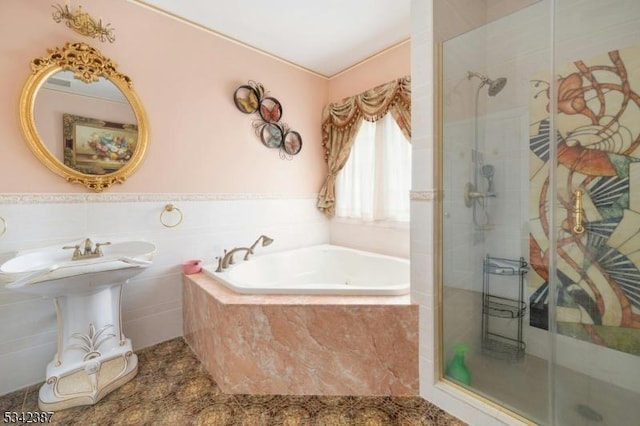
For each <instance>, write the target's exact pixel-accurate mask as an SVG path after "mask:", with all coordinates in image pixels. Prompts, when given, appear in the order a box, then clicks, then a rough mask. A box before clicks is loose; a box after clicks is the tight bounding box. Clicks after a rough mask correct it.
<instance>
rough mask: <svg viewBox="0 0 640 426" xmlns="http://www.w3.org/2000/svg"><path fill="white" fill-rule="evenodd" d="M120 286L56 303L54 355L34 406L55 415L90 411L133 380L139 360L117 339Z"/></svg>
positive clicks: (119, 332) (125, 341) (125, 342)
mask: <svg viewBox="0 0 640 426" xmlns="http://www.w3.org/2000/svg"><path fill="white" fill-rule="evenodd" d="M122 287H123V284H114V285H112V286H109V287H104V288H101V289H96V291H95V292H93V293H89V294H73V295H65V296H58V297H55V298H54V299H53V300H54V305H55V307H56V314H57V320H58V351H57V353H56V355H55V357H54V359H53V361H51V362H50V363H49V364H48V365H47V378H46V381H45V383H44V384H43V385H42V387H41V388H40V393H39V399H38V405H39V407H40V409H41V410H43V411H57V410H63V409H65V408H70V407H75V406H78V405H92V404H95V403H96V402H98V401H99V400H100V399H102V398H103V397H104V396H105V395H107V394H108V393H109V392H111V391H113V390H114V389H116V388H118V387H120V386H122V385H123V384H125V383H126V382H128V381H129V380H131V379H133V378H134V377H135V375H136V373H137V372H138V357H137V356H136V355H135V354H134V353H133V348H132V345H131V340H130V339H128V338H125V337H124V335H123V333H122V327H121V318H120V303H121V300H122Z"/></svg>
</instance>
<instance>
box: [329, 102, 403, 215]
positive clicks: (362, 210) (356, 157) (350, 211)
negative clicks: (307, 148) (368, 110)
mask: <svg viewBox="0 0 640 426" xmlns="http://www.w3.org/2000/svg"><path fill="white" fill-rule="evenodd" d="M410 188H411V144H410V143H409V141H407V139H406V138H405V136H404V135H403V134H402V131H401V130H400V128H399V127H398V125H397V124H396V122H395V120H394V119H393V117H392V116H391V114H387V115H385V116H384V117H383V118H381V119H380V120H378V121H376V122H375V123H370V122H368V121H364V122H363V123H362V126H361V127H360V130H358V134H357V135H356V139H355V142H354V143H353V146H352V147H351V155H350V156H349V159H348V160H347V163H346V164H345V166H344V167H343V169H342V170H341V171H340V172H339V173H338V175H337V176H336V216H339V217H347V218H354V219H361V220H363V221H368V222H370V221H383V220H389V221H399V222H408V221H409V190H410Z"/></svg>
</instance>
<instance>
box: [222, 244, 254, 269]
mask: <svg viewBox="0 0 640 426" xmlns="http://www.w3.org/2000/svg"><path fill="white" fill-rule="evenodd" d="M242 250H245V251H246V252H247V255H249V254H253V250H251V249H250V248H249V247H236V248H234V249H233V250H231V251H230V252H229V253H227V254H225V255H224V257H223V258H222V262H221V265H220V266H222V269H225V268H228V267H229V265H232V264H233V255H234V254H235V253H236V252H238V251H242Z"/></svg>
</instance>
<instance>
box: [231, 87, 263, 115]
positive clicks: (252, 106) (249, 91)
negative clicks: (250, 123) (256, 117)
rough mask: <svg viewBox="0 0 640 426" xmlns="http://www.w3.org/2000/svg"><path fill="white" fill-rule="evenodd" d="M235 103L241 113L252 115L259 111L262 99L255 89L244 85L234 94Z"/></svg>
mask: <svg viewBox="0 0 640 426" xmlns="http://www.w3.org/2000/svg"><path fill="white" fill-rule="evenodd" d="M233 102H234V103H235V104H236V107H237V108H238V109H239V110H240V112H243V113H245V114H252V113H254V112H256V111H257V110H258V106H259V105H260V98H259V97H258V93H257V92H256V91H255V89H254V88H253V87H251V86H247V85H244V86H240V87H238V88H237V89H236V91H235V93H234V94H233Z"/></svg>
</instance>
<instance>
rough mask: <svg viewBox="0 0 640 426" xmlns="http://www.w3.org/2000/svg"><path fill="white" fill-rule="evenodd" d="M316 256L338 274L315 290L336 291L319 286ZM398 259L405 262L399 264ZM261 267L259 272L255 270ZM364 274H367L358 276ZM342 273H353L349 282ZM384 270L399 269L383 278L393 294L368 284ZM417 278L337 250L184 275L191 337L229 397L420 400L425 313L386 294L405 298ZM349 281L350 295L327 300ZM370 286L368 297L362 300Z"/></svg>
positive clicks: (379, 259)
mask: <svg viewBox="0 0 640 426" xmlns="http://www.w3.org/2000/svg"><path fill="white" fill-rule="evenodd" d="M238 254H240V253H238ZM312 254H315V255H316V257H315V258H314V257H313V256H312ZM317 256H324V257H325V260H327V259H328V260H330V262H329V263H328V264H320V265H323V266H321V268H322V269H324V271H322V274H323V275H322V277H325V278H326V277H329V276H331V277H333V278H332V279H331V281H332V282H331V283H330V284H331V285H329V286H327V285H324V286H323V287H322V289H321V288H320V287H319V286H316V285H315V284H318V282H319V281H322V283H323V284H327V279H324V278H323V279H320V278H317V279H310V277H319V276H321V275H318V274H316V273H315V272H313V270H312V269H309V268H308V266H309V265H310V264H316V263H318V262H317V261H318V258H317ZM391 260H393V261H398V262H397V263H396V262H394V263H393V265H394V266H390V265H391V264H390V263H389V262H388V261H391ZM349 262H352V263H349ZM252 263H253V264H255V265H256V268H249V265H251V264H252ZM383 266H384V267H383ZM258 267H261V268H262V269H260V268H258ZM403 267H406V272H405V271H404V270H403ZM394 268H397V269H394ZM359 269H360V270H361V274H356V273H355V272H353V271H357V270H359ZM243 270H244V272H243ZM283 270H289V271H297V276H298V277H299V278H301V279H299V280H297V284H301V283H305V282H306V285H304V286H303V287H304V288H302V289H300V286H299V285H296V286H292V285H290V284H291V283H292V281H291V280H289V279H286V280H285V279H276V277H281V275H280V273H281V272H282V271H283ZM338 270H340V271H342V272H341V274H342V273H345V272H347V271H351V272H350V273H348V274H347V275H340V274H338V272H337V271H338ZM233 271H238V274H232V273H231V272H233ZM302 271H307V272H302ZM383 271H387V272H390V271H395V272H393V273H391V275H390V278H391V279H390V280H389V279H387V280H384V281H386V282H387V284H390V285H387V286H386V287H389V288H386V289H385V290H381V288H380V287H381V286H373V285H370V284H367V283H366V281H367V278H369V280H370V281H371V282H376V283H377V282H379V280H378V278H380V277H381V276H382V275H383V274H384V273H386V272H383ZM240 272H242V274H241V273H240ZM352 272H353V273H352ZM408 273H409V272H408V262H406V261H404V260H402V259H394V258H391V257H388V256H379V255H375V254H368V253H365V252H360V251H357V250H350V249H344V248H339V247H335V246H316V247H310V248H308V249H299V250H292V251H291V252H283V253H278V254H274V255H273V256H272V255H270V254H269V255H262V256H255V257H251V258H250V259H249V260H248V261H246V262H245V261H242V256H238V259H236V264H235V265H232V266H230V267H229V268H228V269H227V270H226V271H225V272H224V273H222V274H216V273H215V272H211V271H209V272H202V273H199V274H193V275H184V276H183V316H184V335H185V339H186V340H187V342H188V343H189V345H190V346H191V348H192V349H193V351H194V352H195V354H196V355H197V356H198V358H199V359H200V360H201V362H202V363H203V366H204V367H205V369H206V370H207V371H208V372H209V373H210V374H211V375H212V377H213V379H214V380H215V381H216V383H217V384H218V386H219V387H220V389H221V390H222V391H223V392H225V393H250V394H296V395H309V394H316V395H416V394H417V393H418V307H417V305H414V304H412V303H411V302H410V296H409V294H395V295H394V294H391V295H382V294H381V292H388V291H391V292H396V293H397V292H406V291H407V290H408V287H405V285H408V281H409V280H408ZM263 274H264V275H265V276H268V277H269V278H265V277H264V276H263ZM332 274H333V275H332ZM395 274H397V275H398V277H397V278H396V277H395ZM229 276H230V277H231V278H234V276H235V279H231V280H229V281H231V282H232V285H229V283H228V282H227V279H228V278H229ZM345 276H346V277H347V278H345ZM223 277H224V280H223ZM338 277H339V278H338ZM250 278H251V279H250ZM305 278H306V279H305ZM389 281H391V282H389ZM276 282H277V283H278V285H274V283H276ZM344 282H347V283H348V284H346V285H345V284H344ZM405 282H406V284H405ZM255 283H260V286H258V288H259V290H255V287H256V285H255ZM310 283H311V284H314V285H309V284H310ZM340 283H343V284H342V287H347V289H346V291H347V294H340V295H334V294H331V295H330V294H327V290H331V291H335V289H334V288H331V287H333V286H334V285H336V286H337V287H340V286H339V285H337V284H340ZM267 284H268V285H267ZM355 284H358V285H357V286H356V285H355ZM232 286H239V287H240V288H243V287H244V289H242V290H239V291H251V292H252V294H246V293H239V292H237V291H234V290H232V289H231V288H232ZM356 287H357V288H356ZM247 288H249V289H251V290H247ZM294 288H298V289H297V290H294ZM365 288H366V289H368V290H367V291H369V292H370V293H369V294H356V293H358V292H362V291H363V289H365ZM372 288H373V291H372ZM266 289H269V290H266ZM401 289H402V290H401ZM309 290H312V291H314V292H317V293H320V294H309ZM342 290H343V291H344V289H342ZM265 291H268V292H271V293H276V294H264V292H265ZM258 292H260V293H262V294H257V293H258ZM285 293H288V294H285Z"/></svg>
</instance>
